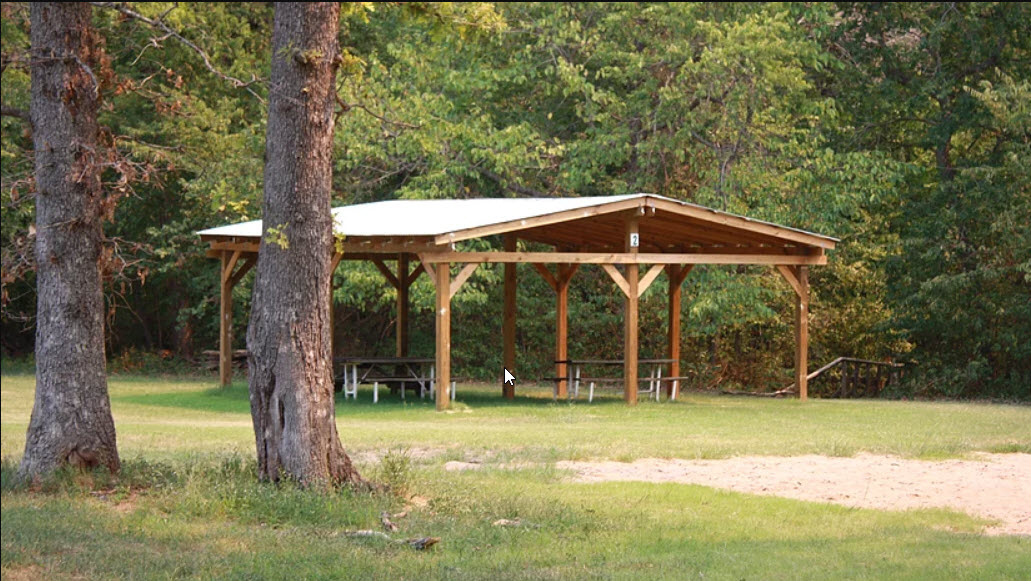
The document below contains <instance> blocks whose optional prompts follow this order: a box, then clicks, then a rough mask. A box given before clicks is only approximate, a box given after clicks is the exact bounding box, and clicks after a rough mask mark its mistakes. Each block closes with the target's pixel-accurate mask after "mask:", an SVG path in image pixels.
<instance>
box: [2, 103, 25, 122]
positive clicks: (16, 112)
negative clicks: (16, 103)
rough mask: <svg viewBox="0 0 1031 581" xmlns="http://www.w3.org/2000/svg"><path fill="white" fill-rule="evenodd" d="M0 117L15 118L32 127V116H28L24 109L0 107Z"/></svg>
mask: <svg viewBox="0 0 1031 581" xmlns="http://www.w3.org/2000/svg"><path fill="white" fill-rule="evenodd" d="M0 115H2V116H4V117H17V118H19V119H21V120H22V121H24V122H26V123H28V124H29V125H32V116H31V115H29V112H28V111H26V110H25V109H19V108H17V107H9V106H7V105H3V106H0Z"/></svg>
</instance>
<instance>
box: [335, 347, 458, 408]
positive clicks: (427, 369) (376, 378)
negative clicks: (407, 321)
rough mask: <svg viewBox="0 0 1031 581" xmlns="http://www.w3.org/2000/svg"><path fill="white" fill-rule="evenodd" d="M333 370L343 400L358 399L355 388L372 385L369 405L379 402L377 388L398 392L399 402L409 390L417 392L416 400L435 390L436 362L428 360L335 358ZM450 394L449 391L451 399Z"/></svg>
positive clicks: (418, 358)
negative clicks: (411, 388)
mask: <svg viewBox="0 0 1031 581" xmlns="http://www.w3.org/2000/svg"><path fill="white" fill-rule="evenodd" d="M333 362H334V364H335V365H334V368H337V367H339V368H340V369H341V370H342V372H341V374H340V375H338V376H337V379H336V381H335V383H336V384H337V385H339V386H341V387H342V389H343V392H344V399H345V400H346V399H347V397H348V396H350V397H352V398H354V399H357V398H358V385H360V384H362V383H371V384H372V401H373V403H375V402H378V401H379V384H380V383H384V384H386V385H389V386H390V390H391V391H392V392H393V391H394V390H397V389H400V390H401V399H404V398H405V391H406V390H407V388H408V387H409V386H411V387H413V388H418V389H419V397H420V398H424V397H426V394H427V393H429V394H431V395H432V394H433V392H434V390H435V383H436V380H435V371H436V359H434V358H432V357H337V358H336V359H334V360H333ZM453 395H454V390H452V397H453Z"/></svg>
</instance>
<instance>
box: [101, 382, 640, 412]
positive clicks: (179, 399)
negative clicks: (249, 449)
mask: <svg viewBox="0 0 1031 581" xmlns="http://www.w3.org/2000/svg"><path fill="white" fill-rule="evenodd" d="M528 389H529V393H526V394H523V395H518V394H517V395H516V397H515V398H513V399H505V398H503V397H502V396H501V393H500V389H498V390H494V389H493V388H489V387H486V386H483V385H474V386H472V387H470V388H466V389H463V387H462V386H461V385H459V386H458V396H457V399H456V402H455V405H454V406H453V407H454V408H455V409H456V410H461V409H464V408H473V409H485V408H498V409H504V408H513V409H514V408H520V407H522V408H527V407H529V408H538V409H546V408H548V407H574V406H591V407H600V408H610V407H612V406H623V405H625V404H624V403H623V400H622V398H619V397H596V398H595V400H594V401H593V402H592V403H587V401H586V399H585V398H582V397H581V399H577V400H572V401H567V400H555V399H554V398H552V397H551V396H550V395H549V394H548V393H547V391H546V390H542V389H539V388H528ZM335 399H336V413H337V416H338V417H340V416H355V415H359V416H364V415H384V414H393V413H396V412H399V411H434V410H435V409H436V405H435V402H434V400H433V399H432V398H431V397H430V396H429V395H427V396H426V397H425V398H424V399H420V398H419V397H418V395H415V394H409V395H407V396H406V399H405V400H402V399H401V397H400V394H398V393H390V391H389V390H388V389H380V398H379V402H377V403H373V401H372V389H371V388H368V387H363V388H361V389H359V391H358V398H357V399H351V398H348V399H344V396H343V393H340V392H338V393H336V394H335ZM111 400H112V401H113V402H117V403H124V404H132V405H143V406H152V407H162V408H174V409H182V410H191V411H205V412H213V413H223V414H250V398H249V394H248V390H247V386H246V385H245V384H242V383H234V384H233V385H231V386H229V387H226V388H217V387H215V388H209V389H199V390H196V391H182V390H174V391H168V392H157V393H136V394H127V395H113V396H112V397H111Z"/></svg>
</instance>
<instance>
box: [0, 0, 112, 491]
mask: <svg viewBox="0 0 1031 581" xmlns="http://www.w3.org/2000/svg"><path fill="white" fill-rule="evenodd" d="M30 18H31V26H32V32H31V38H32V67H31V68H32V103H31V116H32V125H33V133H32V136H33V143H34V146H35V159H36V192H37V195H36V285H37V301H38V303H37V305H38V310H37V315H36V400H35V404H34V405H33V408H32V419H31V420H30V422H29V429H28V434H27V438H26V442H25V455H24V457H23V458H22V462H21V467H20V469H19V474H20V475H21V476H22V477H27V478H35V477H38V476H41V475H43V474H46V473H49V472H51V471H53V470H54V469H55V468H58V467H59V466H62V465H71V466H75V467H79V468H84V469H85V468H93V467H98V466H103V467H106V468H107V469H109V470H110V471H112V472H116V471H118V469H119V467H120V463H119V459H118V448H117V446H116V444H115V425H114V420H113V419H112V417H111V403H110V401H109V399H108V394H107V371H106V363H105V358H104V297H103V290H102V288H101V266H100V260H101V244H102V241H103V230H102V223H101V222H102V219H103V212H102V191H101V185H100V164H101V162H102V159H101V157H102V156H101V154H100V153H99V152H98V147H99V145H98V127H97V108H98V94H99V87H98V86H97V77H96V75H95V73H94V72H93V69H92V67H93V66H94V65H95V64H96V63H99V62H100V57H101V56H102V50H103V49H102V47H101V45H100V44H99V42H98V37H97V35H96V33H95V31H94V30H93V26H92V23H91V9H90V6H89V4H85V3H80V2H74V3H58V2H33V3H32V5H31V9H30Z"/></svg>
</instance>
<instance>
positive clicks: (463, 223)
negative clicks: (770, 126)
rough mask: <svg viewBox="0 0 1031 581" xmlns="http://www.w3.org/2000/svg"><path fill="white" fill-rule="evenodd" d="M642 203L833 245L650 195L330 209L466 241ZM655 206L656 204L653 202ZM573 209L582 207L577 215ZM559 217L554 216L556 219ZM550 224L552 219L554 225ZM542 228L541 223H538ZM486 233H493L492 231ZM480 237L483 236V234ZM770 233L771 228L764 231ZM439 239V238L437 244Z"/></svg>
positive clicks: (337, 227)
mask: <svg viewBox="0 0 1031 581" xmlns="http://www.w3.org/2000/svg"><path fill="white" fill-rule="evenodd" d="M634 200H637V201H638V202H640V204H639V205H640V206H642V207H643V206H645V205H648V204H649V203H654V204H656V205H658V206H659V207H660V208H661V209H663V210H665V211H672V212H674V213H678V214H679V213H680V211H678V210H683V211H684V212H686V213H687V214H689V215H690V216H691V217H692V219H694V220H696V221H697V223H699V224H703V223H706V222H708V221H709V219H707V218H709V217H711V220H712V222H713V225H714V227H718V228H721V229H724V230H726V231H727V232H728V233H729V231H731V230H734V229H736V228H748V227H749V226H750V225H756V227H760V228H761V227H766V228H765V229H766V230H769V229H770V228H775V229H777V231H779V232H781V233H783V234H788V233H795V234H798V235H802V237H805V238H812V239H815V240H813V241H814V242H816V243H817V245H819V246H825V247H831V248H832V247H833V246H834V243H835V242H837V239H835V238H831V237H829V236H824V235H822V234H816V233H813V232H806V231H805V230H799V229H797V228H790V227H787V226H781V225H779V224H773V223H771V222H764V221H761V220H754V219H752V218H748V217H745V216H739V215H736V214H731V213H729V212H722V211H719V210H714V209H712V208H706V207H705V206H699V205H697V204H690V203H687V202H682V201H679V200H674V199H671V198H666V197H663V196H657V195H654V194H629V195H621V196H594V197H583V198H470V199H461V200H389V201H384V202H372V203H368V204H355V205H350V206H341V207H338V208H333V210H332V211H333V218H334V232H335V233H336V234H342V235H344V236H347V237H415V236H419V237H449V238H450V239H456V240H457V239H465V238H471V237H476V236H474V235H470V236H462V235H461V233H462V232H464V231H472V232H470V234H476V231H477V230H479V231H484V229H489V228H490V227H492V226H498V228H497V229H496V230H497V231H518V230H520V229H521V226H525V227H527V228H533V227H534V226H533V225H531V224H527V223H526V222H525V221H527V220H531V219H533V218H541V217H545V216H549V215H553V214H562V216H561V220H560V221H558V222H557V223H565V222H570V221H574V220H579V219H584V218H589V217H592V216H595V215H596V213H595V212H594V211H593V210H594V209H595V208H604V207H606V206H612V205H613V204H616V205H618V206H625V205H626V204H621V202H628V203H630V204H634V202H633V201H634ZM653 207H654V206H653ZM577 210H583V211H584V212H583V213H582V214H581V213H580V212H577ZM557 218H558V217H557ZM553 224H554V223H553ZM537 227H538V229H540V226H537ZM490 233H496V232H494V231H493V230H492V231H491V232H490ZM198 234H200V235H201V236H202V237H203V238H205V239H210V238H260V237H261V234H262V227H261V220H252V221H250V222H241V223H239V224H230V225H228V226H220V227H217V228H209V229H206V230H201V231H200V232H198ZM483 235H486V233H484V234H483ZM767 235H769V232H767ZM440 241H441V240H439V239H438V242H440Z"/></svg>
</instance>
